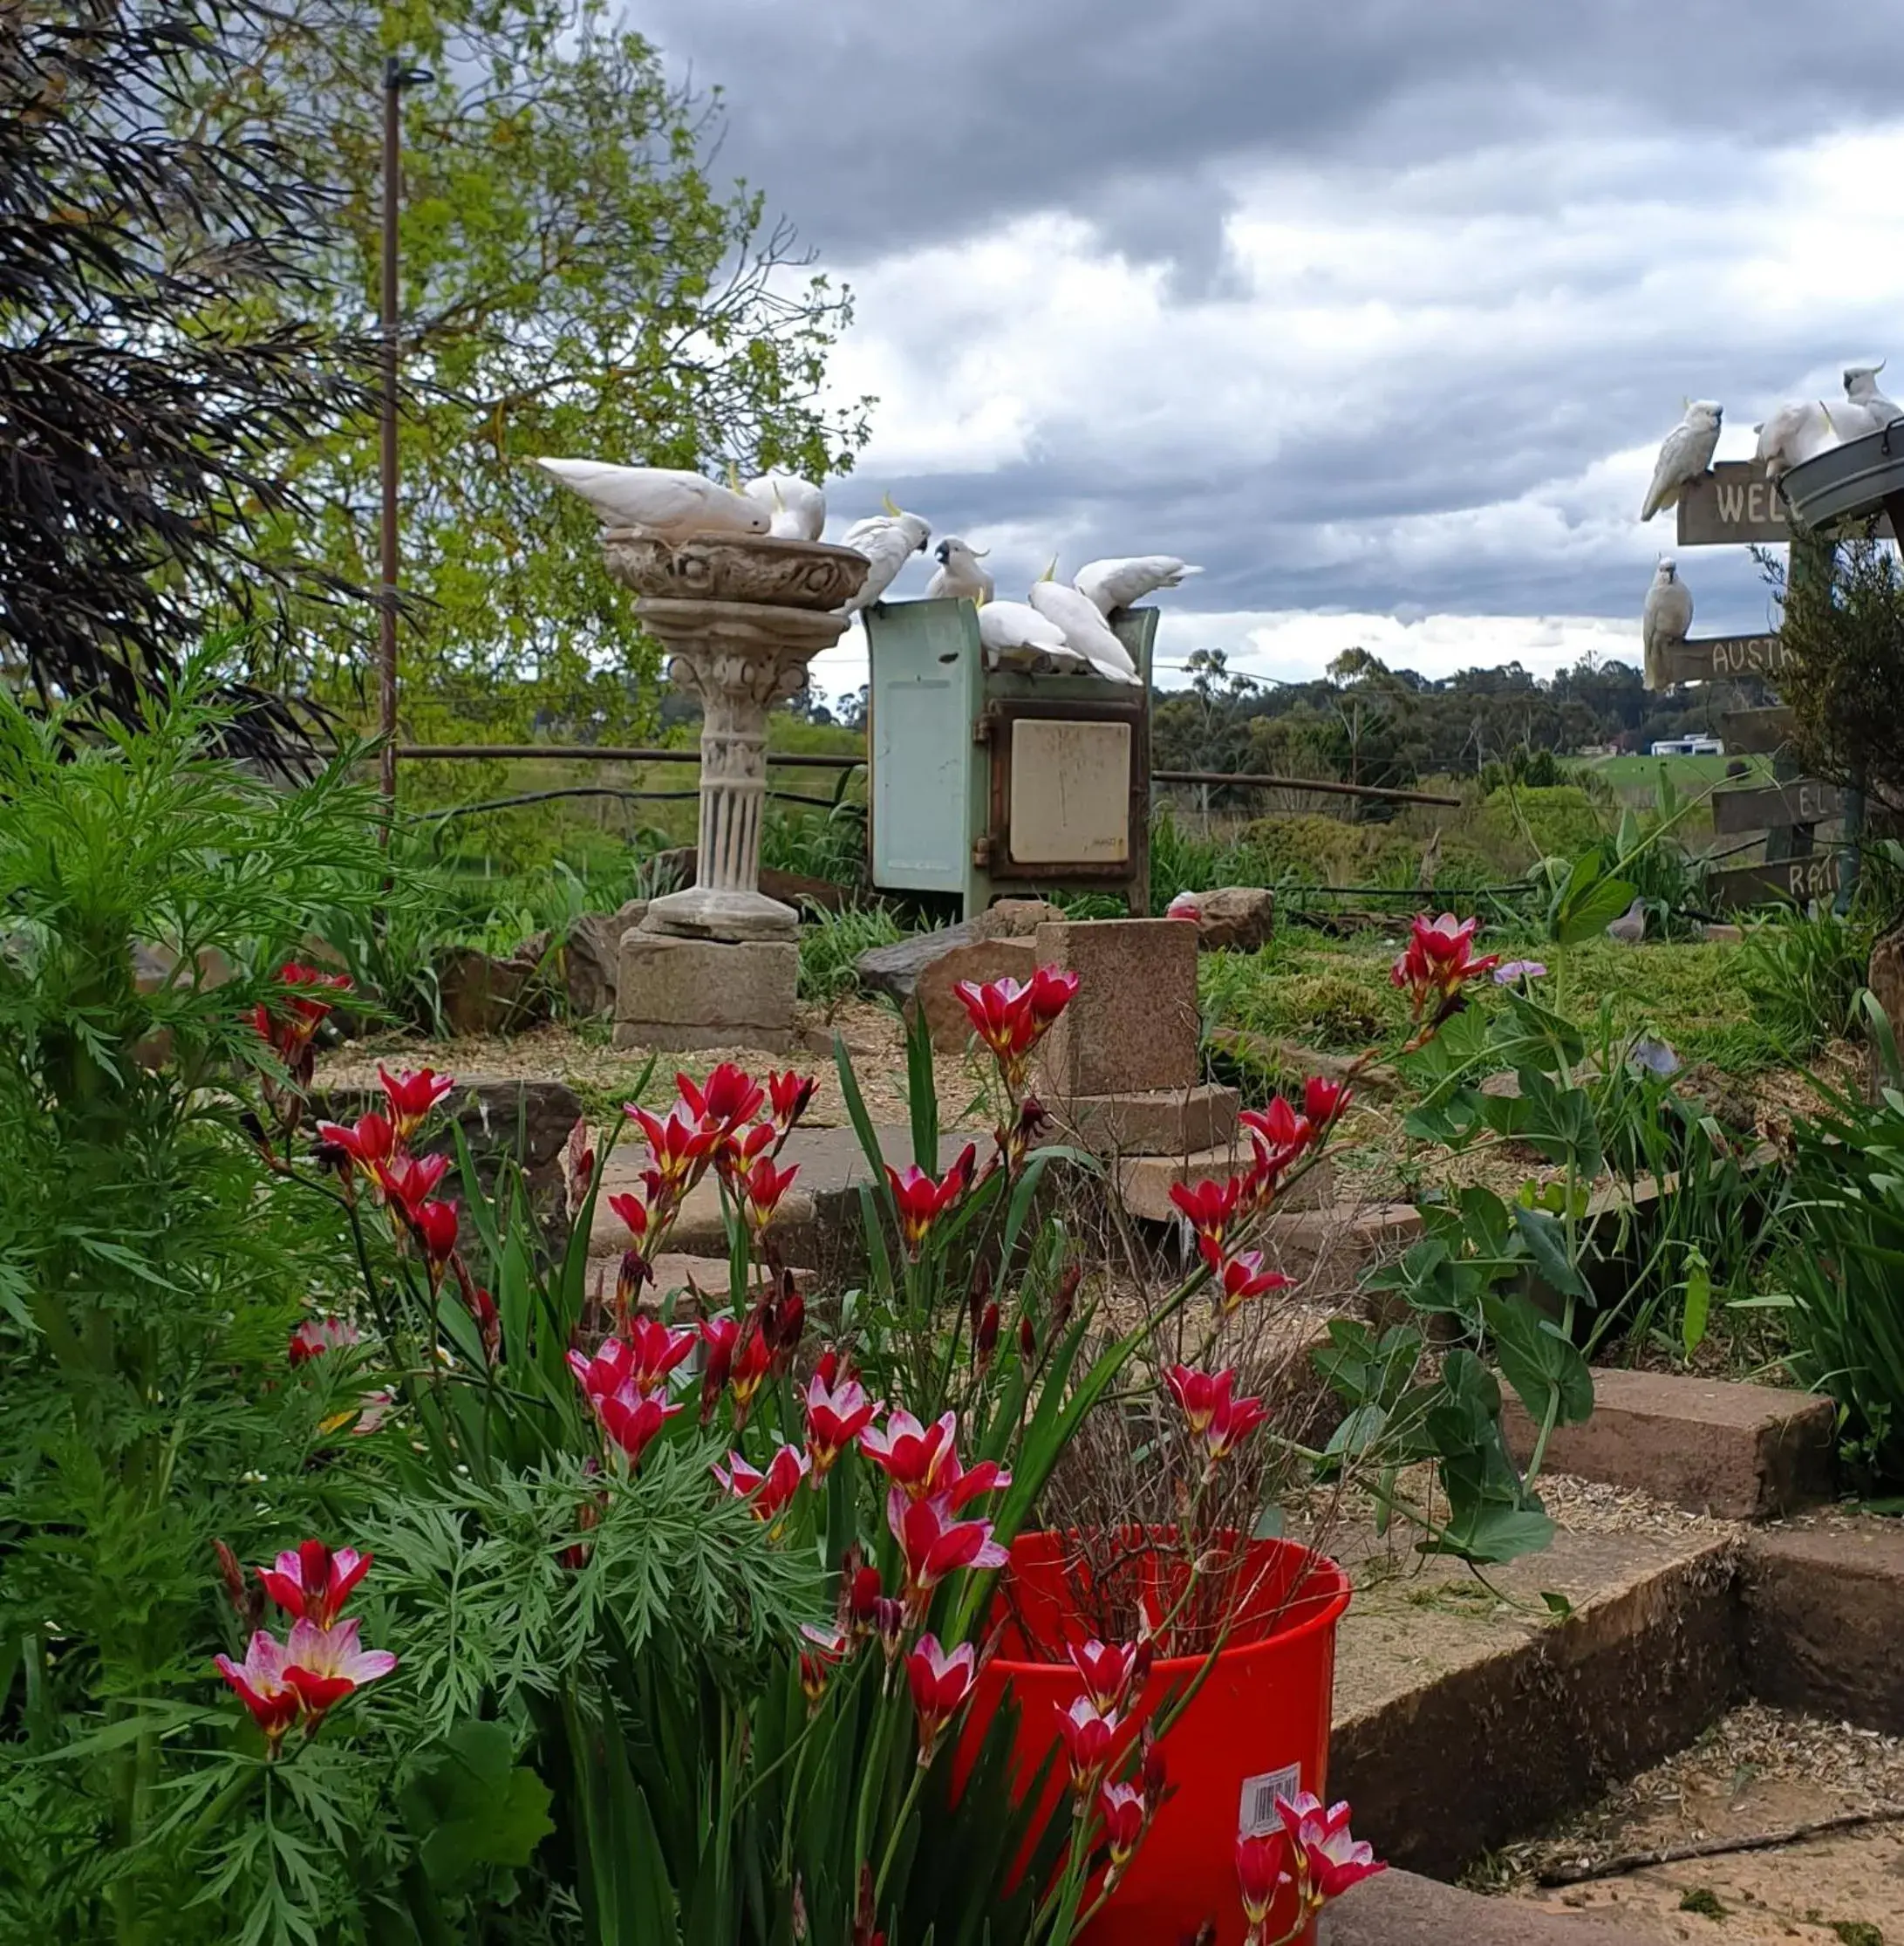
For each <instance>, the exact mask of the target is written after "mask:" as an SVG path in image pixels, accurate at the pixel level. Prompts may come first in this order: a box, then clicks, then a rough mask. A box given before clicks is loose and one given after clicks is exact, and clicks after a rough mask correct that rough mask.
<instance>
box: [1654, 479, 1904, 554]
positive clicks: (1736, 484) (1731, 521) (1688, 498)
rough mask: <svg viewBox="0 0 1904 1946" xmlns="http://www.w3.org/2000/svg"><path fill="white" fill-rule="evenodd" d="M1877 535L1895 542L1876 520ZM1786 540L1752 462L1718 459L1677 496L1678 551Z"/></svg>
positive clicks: (1774, 492) (1773, 496) (1767, 484)
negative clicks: (1705, 473)
mask: <svg viewBox="0 0 1904 1946" xmlns="http://www.w3.org/2000/svg"><path fill="white" fill-rule="evenodd" d="M1878 532H1879V534H1880V535H1881V536H1883V538H1884V539H1886V540H1887V541H1894V540H1895V539H1896V538H1897V535H1896V533H1895V531H1894V529H1893V528H1892V525H1891V522H1890V521H1889V520H1888V519H1885V520H1883V521H1881V522H1879V525H1878ZM1790 540H1791V527H1790V525H1789V524H1788V523H1787V522H1786V520H1785V502H1784V501H1783V500H1781V499H1780V498H1779V496H1778V487H1777V486H1776V484H1775V483H1774V482H1773V481H1770V480H1768V479H1766V477H1765V468H1764V464H1763V463H1762V462H1761V461H1757V460H1721V461H1719V463H1718V465H1716V467H1714V468H1713V469H1712V470H1711V472H1710V473H1709V474H1707V475H1706V476H1705V477H1704V478H1703V480H1695V481H1693V483H1692V484H1691V485H1690V486H1689V487H1687V488H1684V490H1683V491H1682V493H1681V494H1680V496H1679V544H1680V545H1681V546H1682V547H1737V546H1740V545H1742V544H1744V543H1748V542H1757V543H1758V544H1759V545H1760V546H1762V547H1782V546H1784V545H1785V543H1787V542H1788V541H1790Z"/></svg>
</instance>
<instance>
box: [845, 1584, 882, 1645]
mask: <svg viewBox="0 0 1904 1946" xmlns="http://www.w3.org/2000/svg"><path fill="white" fill-rule="evenodd" d="M845 1583H846V1585H845V1591H844V1592H845V1598H846V1599H845V1609H846V1620H847V1624H848V1626H849V1627H850V1628H851V1629H852V1631H853V1633H854V1635H856V1636H863V1635H869V1634H870V1633H871V1631H872V1630H873V1628H875V1627H876V1626H877V1622H878V1619H879V1603H880V1599H881V1597H882V1595H883V1594H884V1589H883V1588H881V1586H880V1582H879V1570H878V1569H877V1567H849V1569H848V1570H847V1572H846V1574H845Z"/></svg>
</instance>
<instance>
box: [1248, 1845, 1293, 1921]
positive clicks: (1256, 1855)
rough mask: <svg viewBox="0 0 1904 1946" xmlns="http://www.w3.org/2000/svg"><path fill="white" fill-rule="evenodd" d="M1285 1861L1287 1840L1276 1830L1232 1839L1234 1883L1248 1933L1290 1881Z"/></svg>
mask: <svg viewBox="0 0 1904 1946" xmlns="http://www.w3.org/2000/svg"><path fill="white" fill-rule="evenodd" d="M1288 1864H1289V1840H1288V1839H1287V1838H1286V1836H1285V1835H1284V1834H1283V1833H1281V1832H1280V1831H1266V1832H1259V1833H1255V1834H1254V1835H1253V1836H1250V1837H1244V1838H1239V1839H1238V1840H1237V1841H1236V1882H1237V1884H1238V1886H1239V1888H1240V1889H1241V1891H1242V1894H1243V1916H1244V1917H1245V1919H1247V1920H1248V1921H1249V1922H1250V1928H1251V1933H1252V1936H1254V1934H1255V1929H1257V1928H1258V1927H1259V1926H1260V1925H1261V1924H1262V1923H1263V1922H1264V1921H1265V1920H1266V1919H1267V1918H1268V1917H1269V1908H1270V1907H1271V1906H1273V1904H1274V1903H1275V1902H1276V1895H1277V1893H1278V1892H1280V1890H1281V1889H1282V1888H1283V1887H1284V1886H1286V1885H1287V1884H1288V1883H1289V1882H1290V1880H1289V1872H1288V1869H1287V1867H1288Z"/></svg>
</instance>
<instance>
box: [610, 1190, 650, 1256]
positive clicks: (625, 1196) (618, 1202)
mask: <svg viewBox="0 0 1904 1946" xmlns="http://www.w3.org/2000/svg"><path fill="white" fill-rule="evenodd" d="M608 1206H609V1208H610V1209H611V1210H612V1211H613V1212H614V1213H615V1214H616V1215H617V1216H618V1217H619V1218H620V1219H621V1220H622V1222H623V1223H624V1225H625V1226H627V1230H628V1233H629V1234H630V1235H631V1237H633V1238H634V1239H635V1241H636V1242H637V1243H639V1242H640V1241H641V1239H642V1238H643V1237H645V1236H646V1235H647V1233H648V1205H646V1204H645V1203H644V1202H643V1201H642V1199H641V1198H639V1197H638V1196H635V1195H631V1193H630V1192H629V1191H626V1190H624V1191H622V1192H621V1194H620V1195H619V1196H611V1197H610V1198H609V1199H608Z"/></svg>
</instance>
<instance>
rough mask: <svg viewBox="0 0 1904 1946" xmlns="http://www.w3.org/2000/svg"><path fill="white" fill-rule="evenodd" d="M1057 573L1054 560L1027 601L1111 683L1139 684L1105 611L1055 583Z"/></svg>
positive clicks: (1124, 649)
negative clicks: (1058, 628) (1105, 615)
mask: <svg viewBox="0 0 1904 1946" xmlns="http://www.w3.org/2000/svg"><path fill="white" fill-rule="evenodd" d="M1057 571H1058V563H1056V562H1055V561H1054V562H1053V563H1051V565H1050V566H1049V567H1048V568H1047V569H1046V570H1045V577H1044V579H1043V580H1042V581H1037V582H1034V583H1033V584H1032V590H1031V593H1030V594H1029V595H1028V596H1027V597H1026V598H1027V600H1028V601H1029V602H1030V603H1031V604H1032V606H1033V607H1034V608H1035V609H1036V610H1037V611H1038V612H1039V613H1040V614H1041V615H1042V616H1043V617H1044V618H1045V619H1046V620H1047V621H1048V622H1055V623H1056V624H1057V625H1058V626H1059V627H1060V628H1061V629H1062V630H1063V631H1064V642H1065V646H1066V647H1067V648H1068V649H1071V650H1074V651H1075V652H1076V653H1077V654H1079V655H1081V656H1082V657H1083V658H1084V659H1085V660H1086V661H1087V662H1088V663H1089V664H1090V666H1092V668H1094V669H1095V670H1096V671H1097V673H1098V674H1099V675H1101V676H1102V677H1104V678H1105V679H1107V680H1108V681H1110V682H1129V683H1135V682H1136V681H1137V680H1138V677H1137V666H1136V663H1134V662H1133V661H1132V660H1131V659H1130V652H1129V650H1128V649H1126V648H1125V647H1124V645H1123V643H1122V642H1120V641H1119V640H1118V639H1117V638H1116V636H1115V635H1114V634H1112V632H1111V631H1110V629H1109V626H1108V625H1107V624H1106V622H1105V620H1104V617H1103V612H1102V610H1100V609H1099V607H1098V606H1097V604H1096V603H1095V602H1094V601H1093V600H1092V599H1091V598H1090V597H1089V596H1088V595H1083V594H1080V593H1079V592H1078V591H1077V590H1076V589H1075V588H1068V587H1066V586H1065V584H1063V583H1062V582H1061V581H1058V580H1055V579H1054V576H1055V575H1056V573H1057Z"/></svg>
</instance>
